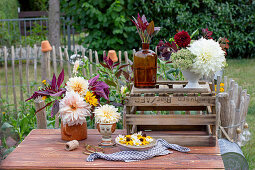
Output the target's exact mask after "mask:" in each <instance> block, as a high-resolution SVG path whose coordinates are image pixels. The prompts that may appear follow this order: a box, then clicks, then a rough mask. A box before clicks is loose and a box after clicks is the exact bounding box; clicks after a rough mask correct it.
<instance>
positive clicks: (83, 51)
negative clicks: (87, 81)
mask: <svg viewBox="0 0 255 170" xmlns="http://www.w3.org/2000/svg"><path fill="white" fill-rule="evenodd" d="M81 57H82V59H83V58H84V60H85V48H81ZM84 64H85V63H84ZM82 74H83V76H84V77H85V76H86V71H85V68H84V67H82Z"/></svg>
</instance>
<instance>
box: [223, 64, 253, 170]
mask: <svg viewBox="0 0 255 170" xmlns="http://www.w3.org/2000/svg"><path fill="white" fill-rule="evenodd" d="M227 63H228V67H227V68H226V69H225V75H226V76H228V77H229V78H233V79H234V80H235V81H236V82H237V83H238V85H239V86H242V87H243V89H247V91H248V94H250V97H251V100H250V104H249V110H248V115H247V117H246V121H247V123H248V124H249V130H250V132H251V133H252V137H251V140H250V141H249V142H248V143H247V144H246V145H245V146H243V147H242V151H243V153H244V156H245V158H246V159H247V161H248V163H249V168H250V169H255V59H242V60H228V61H227Z"/></svg>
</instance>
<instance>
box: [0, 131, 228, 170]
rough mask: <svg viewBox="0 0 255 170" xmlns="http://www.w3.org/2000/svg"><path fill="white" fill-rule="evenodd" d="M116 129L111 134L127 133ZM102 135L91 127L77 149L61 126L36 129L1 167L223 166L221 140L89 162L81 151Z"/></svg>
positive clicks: (153, 167) (172, 167) (152, 167)
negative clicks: (139, 157)
mask: <svg viewBox="0 0 255 170" xmlns="http://www.w3.org/2000/svg"><path fill="white" fill-rule="evenodd" d="M124 133H125V131H124V130H116V131H115V133H114V134H113V135H112V138H113V139H114V138H115V137H116V135H117V134H124ZM100 140H101V135H100V134H99V132H98V131H97V130H96V129H88V138H87V139H86V140H83V141H80V146H79V148H78V149H76V150H74V151H65V149H64V148H65V143H66V141H63V140H61V135H60V129H34V130H32V131H31V133H30V134H29V135H28V136H27V137H26V138H25V139H24V140H23V142H22V143H21V144H20V145H18V146H17V148H16V149H15V150H14V151H13V152H12V153H11V154H10V155H9V156H8V157H7V158H6V159H5V160H3V161H2V163H1V168H0V169H224V165H223V161H222V158H221V155H220V150H219V146H218V144H217V145H216V147H190V149H191V151H190V152H189V153H180V152H177V151H174V153H173V154H169V155H165V156H158V157H154V158H152V159H149V160H143V161H138V162H129V163H125V162H117V161H106V160H103V159H96V160H95V161H94V162H86V158H87V157H88V155H85V154H83V153H82V151H83V150H84V143H87V144H92V145H97V144H98V143H99V142H100ZM117 151H119V148H118V147H114V148H106V149H105V152H106V153H113V152H117Z"/></svg>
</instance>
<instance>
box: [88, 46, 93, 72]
mask: <svg viewBox="0 0 255 170" xmlns="http://www.w3.org/2000/svg"><path fill="white" fill-rule="evenodd" d="M89 61H90V63H91V64H90V65H89V71H90V73H89V74H90V75H92V74H93V66H92V62H93V59H92V50H91V49H89Z"/></svg>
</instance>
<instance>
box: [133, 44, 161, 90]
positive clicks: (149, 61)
mask: <svg viewBox="0 0 255 170" xmlns="http://www.w3.org/2000/svg"><path fill="white" fill-rule="evenodd" d="M149 46H150V45H149V44H148V43H143V44H142V50H140V51H138V52H136V53H135V55H134V86H135V87H137V88H153V87H155V85H156V80H157V54H156V53H155V52H154V51H152V50H150V49H149Z"/></svg>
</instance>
